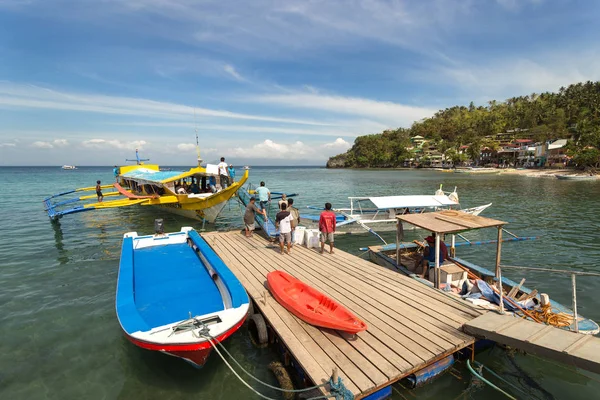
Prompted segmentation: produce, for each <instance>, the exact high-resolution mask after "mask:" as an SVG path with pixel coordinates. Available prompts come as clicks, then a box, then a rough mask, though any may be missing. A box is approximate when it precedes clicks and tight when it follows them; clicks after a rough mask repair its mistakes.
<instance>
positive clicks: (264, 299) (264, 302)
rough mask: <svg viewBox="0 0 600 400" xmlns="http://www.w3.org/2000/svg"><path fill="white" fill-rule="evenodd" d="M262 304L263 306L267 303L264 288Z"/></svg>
mask: <svg viewBox="0 0 600 400" xmlns="http://www.w3.org/2000/svg"><path fill="white" fill-rule="evenodd" d="M263 304H264V305H265V306H266V305H267V291H266V290H265V291H264V292H263Z"/></svg>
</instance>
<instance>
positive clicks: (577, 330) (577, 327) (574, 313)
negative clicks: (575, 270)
mask: <svg viewBox="0 0 600 400" xmlns="http://www.w3.org/2000/svg"><path fill="white" fill-rule="evenodd" d="M571 283H572V284H573V320H574V321H575V333H579V322H578V321H577V285H576V284H575V274H571Z"/></svg>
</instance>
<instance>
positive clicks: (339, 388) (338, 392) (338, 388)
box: [329, 377, 354, 400]
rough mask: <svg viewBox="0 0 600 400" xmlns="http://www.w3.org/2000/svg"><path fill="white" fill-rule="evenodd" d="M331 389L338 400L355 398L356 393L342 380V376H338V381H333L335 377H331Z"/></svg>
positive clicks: (352, 399)
mask: <svg viewBox="0 0 600 400" xmlns="http://www.w3.org/2000/svg"><path fill="white" fill-rule="evenodd" d="M329 388H330V389H329V391H330V392H331V393H332V394H334V395H335V399H336V400H354V395H353V394H352V392H351V391H350V390H348V388H346V386H344V382H343V381H342V377H338V381H337V383H335V382H333V377H332V378H329Z"/></svg>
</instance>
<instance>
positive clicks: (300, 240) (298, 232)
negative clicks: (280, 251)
mask: <svg viewBox="0 0 600 400" xmlns="http://www.w3.org/2000/svg"><path fill="white" fill-rule="evenodd" d="M305 230H306V228H305V227H304V226H297V227H296V229H295V230H294V244H298V245H302V244H304V234H305V232H304V231H305Z"/></svg>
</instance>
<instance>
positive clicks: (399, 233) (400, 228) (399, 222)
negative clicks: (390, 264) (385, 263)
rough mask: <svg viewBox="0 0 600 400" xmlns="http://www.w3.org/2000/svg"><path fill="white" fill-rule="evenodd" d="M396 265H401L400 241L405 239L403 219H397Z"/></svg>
mask: <svg viewBox="0 0 600 400" xmlns="http://www.w3.org/2000/svg"><path fill="white" fill-rule="evenodd" d="M396 221H397V222H396V267H399V266H400V242H401V240H402V239H404V227H403V226H402V220H400V219H396Z"/></svg>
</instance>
